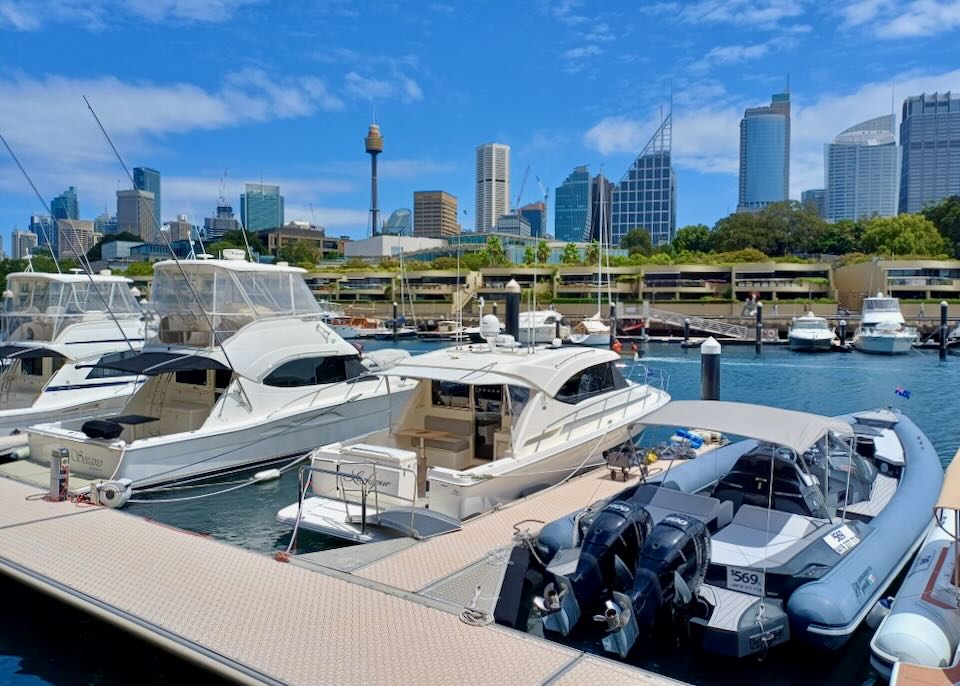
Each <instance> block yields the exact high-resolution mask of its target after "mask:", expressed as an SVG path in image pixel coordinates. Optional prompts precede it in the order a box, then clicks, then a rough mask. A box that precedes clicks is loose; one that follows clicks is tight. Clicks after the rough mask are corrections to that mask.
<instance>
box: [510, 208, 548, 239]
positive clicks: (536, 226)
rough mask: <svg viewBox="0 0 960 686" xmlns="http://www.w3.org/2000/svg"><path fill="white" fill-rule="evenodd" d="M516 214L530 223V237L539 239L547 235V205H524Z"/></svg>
mask: <svg viewBox="0 0 960 686" xmlns="http://www.w3.org/2000/svg"><path fill="white" fill-rule="evenodd" d="M517 212H518V213H519V214H520V215H521V216H522V217H524V218H525V219H526V220H527V221H528V222H530V235H531V236H533V237H534V238H541V237H544V236H546V235H547V205H546V204H545V203H544V202H543V201H540V202H533V203H530V204H529V205H524V206H523V207H521V208H519V209H518V210H517Z"/></svg>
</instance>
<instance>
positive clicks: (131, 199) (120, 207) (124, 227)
mask: <svg viewBox="0 0 960 686" xmlns="http://www.w3.org/2000/svg"><path fill="white" fill-rule="evenodd" d="M155 214H156V213H155V212H154V210H153V193H150V192H149V191H141V190H139V189H137V188H131V189H130V190H127V191H117V232H118V233H124V232H126V233H132V234H133V235H135V236H139V237H140V240H141V241H145V242H150V241H152V240H153V239H154V234H155V231H154V222H153V216H154V215H155Z"/></svg>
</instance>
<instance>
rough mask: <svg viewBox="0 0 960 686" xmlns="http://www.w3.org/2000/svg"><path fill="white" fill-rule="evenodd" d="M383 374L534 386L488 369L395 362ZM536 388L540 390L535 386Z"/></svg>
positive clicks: (525, 380)
mask: <svg viewBox="0 0 960 686" xmlns="http://www.w3.org/2000/svg"><path fill="white" fill-rule="evenodd" d="M380 374H381V375H383V376H400V377H404V378H407V379H432V380H435V381H452V382H456V383H462V384H470V385H473V386H477V385H489V386H498V385H510V386H524V387H526V388H536V387H535V386H534V385H533V384H531V383H530V380H529V379H525V378H522V377H520V376H518V375H514V374H509V373H504V372H502V371H499V370H498V371H491V370H488V369H457V368H454V367H441V366H437V367H427V366H424V365H419V364H418V365H407V364H402V363H401V364H396V365H394V366H392V367H390V368H389V369H386V370H384V371H382V372H380ZM536 390H541V389H539V388H536Z"/></svg>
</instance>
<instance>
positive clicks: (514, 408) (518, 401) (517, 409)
mask: <svg viewBox="0 0 960 686" xmlns="http://www.w3.org/2000/svg"><path fill="white" fill-rule="evenodd" d="M507 389H508V391H509V393H510V416H511V417H513V420H514V421H516V420H517V418H518V417H519V416H520V415H521V414H522V413H523V408H525V407H526V406H527V402H529V400H530V389H529V388H525V387H523V386H507Z"/></svg>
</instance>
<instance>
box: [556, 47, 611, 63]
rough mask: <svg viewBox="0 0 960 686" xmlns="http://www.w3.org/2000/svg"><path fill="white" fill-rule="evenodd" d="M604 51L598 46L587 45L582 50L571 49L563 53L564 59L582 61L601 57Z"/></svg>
mask: <svg viewBox="0 0 960 686" xmlns="http://www.w3.org/2000/svg"><path fill="white" fill-rule="evenodd" d="M601 52H603V50H601V49H600V48H598V47H597V46H596V45H586V46H583V47H580V48H571V49H570V50H567V51H566V52H564V53H563V55H562V57H563V58H564V59H567V60H581V59H584V58H587V57H594V56H596V55H599V54H600V53H601Z"/></svg>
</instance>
